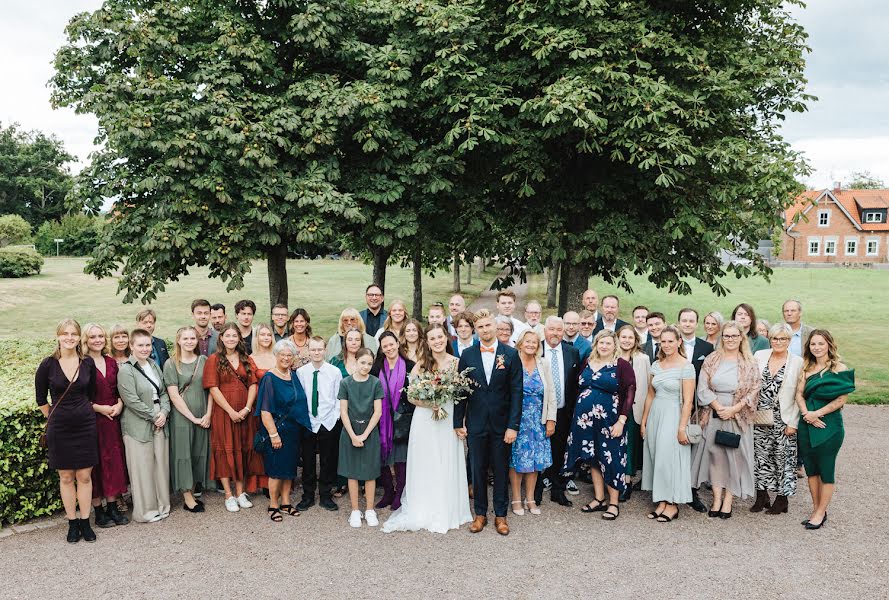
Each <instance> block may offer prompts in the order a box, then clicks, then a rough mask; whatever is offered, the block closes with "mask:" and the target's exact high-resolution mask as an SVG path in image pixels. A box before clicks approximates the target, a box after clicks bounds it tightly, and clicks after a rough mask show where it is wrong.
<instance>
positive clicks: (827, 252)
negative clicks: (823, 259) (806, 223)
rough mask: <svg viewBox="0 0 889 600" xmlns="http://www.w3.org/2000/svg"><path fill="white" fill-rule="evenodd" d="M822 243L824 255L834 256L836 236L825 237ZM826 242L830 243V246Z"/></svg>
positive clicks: (835, 253)
mask: <svg viewBox="0 0 889 600" xmlns="http://www.w3.org/2000/svg"><path fill="white" fill-rule="evenodd" d="M823 244H824V256H836V255H837V239H836V238H825V239H824V242H823ZM828 244H830V246H829V245H828Z"/></svg>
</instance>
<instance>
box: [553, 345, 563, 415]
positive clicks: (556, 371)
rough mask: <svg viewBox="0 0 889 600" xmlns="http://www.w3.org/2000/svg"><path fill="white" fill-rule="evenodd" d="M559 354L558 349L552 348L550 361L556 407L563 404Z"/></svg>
mask: <svg viewBox="0 0 889 600" xmlns="http://www.w3.org/2000/svg"><path fill="white" fill-rule="evenodd" d="M559 354H560V352H559V351H558V350H553V351H552V355H553V359H552V361H550V364H551V365H552V369H553V386H554V387H555V388H556V407H557V408H561V407H562V406H564V404H563V401H562V367H561V366H560V365H559Z"/></svg>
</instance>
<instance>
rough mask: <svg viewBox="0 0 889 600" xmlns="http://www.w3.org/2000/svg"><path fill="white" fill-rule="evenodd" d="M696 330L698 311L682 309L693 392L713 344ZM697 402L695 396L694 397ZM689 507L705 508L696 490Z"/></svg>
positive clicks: (683, 339)
mask: <svg viewBox="0 0 889 600" xmlns="http://www.w3.org/2000/svg"><path fill="white" fill-rule="evenodd" d="M697 329H698V311H696V310H695V309H693V308H683V309H681V310H680V311H679V332H680V333H681V334H682V346H683V349H684V350H685V358H686V360H688V361H689V362H690V363H691V364H692V366H694V368H695V390H697V387H698V378H699V377H700V376H701V367H702V366H703V365H704V359H705V358H707V356H708V355H709V354H710V353H711V352H713V344H711V343H710V342H708V341H707V340H704V339H702V338H699V337H696V336H695V333H696V332H697ZM695 402H697V394H696V395H695ZM688 505H689V506H690V507H692V508H693V509H694V510H696V511H698V512H704V511H706V510H707V507H706V506H704V503H703V502H701V500H700V498H698V490H696V489H694V488H692V490H691V502H689V503H688Z"/></svg>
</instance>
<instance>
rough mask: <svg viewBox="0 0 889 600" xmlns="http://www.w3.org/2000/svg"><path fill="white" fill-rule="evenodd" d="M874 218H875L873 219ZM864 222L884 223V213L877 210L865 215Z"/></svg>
mask: <svg viewBox="0 0 889 600" xmlns="http://www.w3.org/2000/svg"><path fill="white" fill-rule="evenodd" d="M871 217H873V218H871ZM864 222H865V223H882V222H883V213H881V212H878V211H876V210H874V211H869V212H866V213H864Z"/></svg>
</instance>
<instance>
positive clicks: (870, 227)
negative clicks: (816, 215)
mask: <svg viewBox="0 0 889 600" xmlns="http://www.w3.org/2000/svg"><path fill="white" fill-rule="evenodd" d="M824 192H829V193H830V194H831V195H832V196H833V197H834V198H836V200H837V202H838V203H839V204H840V206H842V207H843V209H845V211H846V213H848V214H849V216H851V218H852V219H853V221H854V222H855V224H856V225H857V226H858V227H860V228H861V229H862V230H863V231H889V223H862V222H861V209H863V208H870V209H874V208H876V209H879V208H889V189H884V190H806V191H805V192H803V193H802V194H800V195H799V196H797V198H796V201H795V202H794V204H793V205H792V206H791V207H790V208H788V209H787V210H785V211H784V227H785V228H788V227H790V226H791V225H792V224H793V219H794V217H795V216H796V214H797V213H799V212H803V211H805V210H806V208H807V207H809V206H811V204H812V202H814V201H815V200H816V199H818V198H819V197H820V196H821V194H823V193H824Z"/></svg>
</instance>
